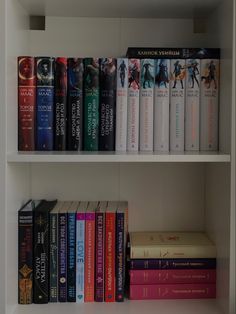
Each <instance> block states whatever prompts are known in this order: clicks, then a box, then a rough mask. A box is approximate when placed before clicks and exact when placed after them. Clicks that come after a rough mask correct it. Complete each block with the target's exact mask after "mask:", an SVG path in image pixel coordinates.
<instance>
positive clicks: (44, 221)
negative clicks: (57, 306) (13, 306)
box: [18, 200, 128, 304]
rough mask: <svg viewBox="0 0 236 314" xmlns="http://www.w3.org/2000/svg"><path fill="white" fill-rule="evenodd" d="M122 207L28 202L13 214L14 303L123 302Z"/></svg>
mask: <svg viewBox="0 0 236 314" xmlns="http://www.w3.org/2000/svg"><path fill="white" fill-rule="evenodd" d="M127 215H128V203H127V202H62V201H58V202H57V201H46V200H42V201H32V200H30V201H29V202H27V203H26V204H25V205H24V206H23V207H22V208H21V209H20V210H19V212H18V235H19V238H18V240H19V242H18V243H19V255H18V258H19V260H18V302H19V304H30V303H36V304H37V303H39V304H42V303H48V302H76V303H83V302H93V301H96V302H103V301H105V302H115V301H117V302H122V301H124V292H125V291H124V289H125V260H126V257H125V256H126V255H125V254H126V250H125V248H126V237H127V229H128V226H127V224H128V220H127Z"/></svg>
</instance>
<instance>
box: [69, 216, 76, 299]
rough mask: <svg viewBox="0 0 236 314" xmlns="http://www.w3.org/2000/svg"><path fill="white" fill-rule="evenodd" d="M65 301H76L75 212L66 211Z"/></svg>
mask: <svg viewBox="0 0 236 314" xmlns="http://www.w3.org/2000/svg"><path fill="white" fill-rule="evenodd" d="M67 256H68V260H67V301H68V302H76V214H75V213H68V250H67Z"/></svg>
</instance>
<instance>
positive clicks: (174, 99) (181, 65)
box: [170, 59, 186, 151]
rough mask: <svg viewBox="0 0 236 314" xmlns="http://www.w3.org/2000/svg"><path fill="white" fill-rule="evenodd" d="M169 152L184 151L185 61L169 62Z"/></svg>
mask: <svg viewBox="0 0 236 314" xmlns="http://www.w3.org/2000/svg"><path fill="white" fill-rule="evenodd" d="M170 68H171V83H170V150H171V151H184V113H185V76H186V68H185V60H184V59H172V60H171V61H170Z"/></svg>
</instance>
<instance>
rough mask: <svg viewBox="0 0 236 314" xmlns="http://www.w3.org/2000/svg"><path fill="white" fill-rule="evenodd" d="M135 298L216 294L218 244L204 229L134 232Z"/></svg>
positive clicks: (131, 274)
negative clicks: (214, 242) (196, 231)
mask: <svg viewBox="0 0 236 314" xmlns="http://www.w3.org/2000/svg"><path fill="white" fill-rule="evenodd" d="M129 282H130V287H129V294H130V299H131V300H145V299H196V298H197V299H198V298H215V296H216V248H215V246H214V244H213V243H212V242H211V241H210V240H209V239H208V238H207V236H206V235H205V234H203V233H181V232H175V233H173V232H172V233H169V232H165V233H164V232H145V233H144V232H131V233H130V261H129Z"/></svg>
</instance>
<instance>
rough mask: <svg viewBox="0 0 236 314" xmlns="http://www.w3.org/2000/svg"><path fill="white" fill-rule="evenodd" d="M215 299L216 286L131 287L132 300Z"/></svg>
mask: <svg viewBox="0 0 236 314" xmlns="http://www.w3.org/2000/svg"><path fill="white" fill-rule="evenodd" d="M215 297H216V285H215V284H176V285H131V286H130V300H160V299H162V300H165V299H208V298H215Z"/></svg>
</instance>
